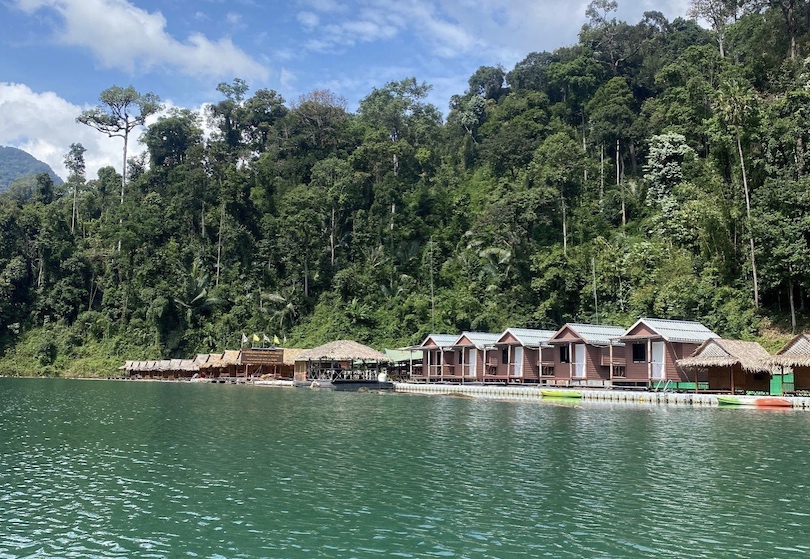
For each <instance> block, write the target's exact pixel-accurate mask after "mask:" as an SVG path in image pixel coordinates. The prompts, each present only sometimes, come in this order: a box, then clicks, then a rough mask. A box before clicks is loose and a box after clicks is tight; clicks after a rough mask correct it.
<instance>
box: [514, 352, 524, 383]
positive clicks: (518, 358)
mask: <svg viewBox="0 0 810 559" xmlns="http://www.w3.org/2000/svg"><path fill="white" fill-rule="evenodd" d="M515 376H516V377H518V378H523V346H519V345H518V346H515Z"/></svg>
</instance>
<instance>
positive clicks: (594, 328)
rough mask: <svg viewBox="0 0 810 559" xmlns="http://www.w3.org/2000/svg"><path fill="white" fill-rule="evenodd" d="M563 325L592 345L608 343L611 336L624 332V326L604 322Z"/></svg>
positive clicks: (618, 335) (615, 336) (616, 336)
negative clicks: (609, 324) (608, 324)
mask: <svg viewBox="0 0 810 559" xmlns="http://www.w3.org/2000/svg"><path fill="white" fill-rule="evenodd" d="M565 326H568V327H569V328H570V329H571V330H573V331H574V332H576V333H577V334H578V335H579V337H580V338H582V340H583V341H584V342H585V343H587V344H593V345H609V344H610V341H611V340H612V339H613V338H618V337H620V336H621V335H622V334H623V333H624V328H622V327H621V326H607V325H604V324H566V325H565ZM565 326H563V328H565ZM560 330H562V328H561V329H560ZM558 332H559V330H558Z"/></svg>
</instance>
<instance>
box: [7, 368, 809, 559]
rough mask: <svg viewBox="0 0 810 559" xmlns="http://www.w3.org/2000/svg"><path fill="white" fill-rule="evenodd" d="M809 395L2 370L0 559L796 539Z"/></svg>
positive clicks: (771, 548)
mask: <svg viewBox="0 0 810 559" xmlns="http://www.w3.org/2000/svg"><path fill="white" fill-rule="evenodd" d="M809 430H810V413H808V412H802V411H792V410H788V411H776V412H774V411H763V410H739V409H734V410H725V409H706V408H704V409H701V408H688V407H684V408H680V407H679V408H666V407H628V406H608V405H600V406H588V405H576V406H571V405H550V404H543V403H532V402H499V401H492V400H474V399H466V398H448V397H430V396H414V395H401V394H379V393H345V392H331V391H323V390H310V389H283V388H282V389H280V388H266V387H252V386H222V385H193V384H172V383H146V382H143V383H137V382H112V381H109V382H107V381H99V382H91V381H69V380H18V379H0V559H5V558H17V557H153V558H164V557H166V558H169V557H205V558H232V557H234V558H235V557H244V558H253V557H270V558H312V557H329V558H371V557H405V558H410V557H457V558H498V559H507V558H517V557H526V558H530V557H562V558H566V557H577V558H636V557H639V558H640V557H645V558H646V557H660V558H664V557H666V558H669V557H672V558H675V557H678V558H681V557H687V558H688V557H711V558H726V557H729V558H730V557H794V556H803V555H806V554H807V553H808V552H810V489H808V485H807V482H806V480H807V478H808V471H810V469H809V468H808V458H809V456H810V454H809V452H810V448H808V446H809V445H808V443H807V437H806V434H807V433H808V431H809Z"/></svg>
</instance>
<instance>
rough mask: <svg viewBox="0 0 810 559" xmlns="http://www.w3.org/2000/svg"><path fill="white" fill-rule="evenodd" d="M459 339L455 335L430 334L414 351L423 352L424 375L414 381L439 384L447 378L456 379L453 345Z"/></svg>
mask: <svg viewBox="0 0 810 559" xmlns="http://www.w3.org/2000/svg"><path fill="white" fill-rule="evenodd" d="M457 339H458V336H457V335H455V334H429V335H428V337H427V338H425V340H424V341H423V342H422V343H421V344H420V345H418V346H416V347H415V348H413V349H419V350H422V374H421V376H416V377H413V380H424V381H425V382H439V381H442V380H444V379H445V377H451V376H452V377H455V368H456V352H455V350H454V348H453V344H454V343H455V341H456V340H457Z"/></svg>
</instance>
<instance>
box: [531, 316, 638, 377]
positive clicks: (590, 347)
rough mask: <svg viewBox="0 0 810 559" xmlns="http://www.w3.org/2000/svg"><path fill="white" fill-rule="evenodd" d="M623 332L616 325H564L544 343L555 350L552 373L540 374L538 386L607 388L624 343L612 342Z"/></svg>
mask: <svg viewBox="0 0 810 559" xmlns="http://www.w3.org/2000/svg"><path fill="white" fill-rule="evenodd" d="M623 333H624V328H622V327H620V326H605V325H601V324H566V325H565V326H563V327H562V328H560V329H559V330H557V331H556V332H555V333H554V335H553V336H552V337H551V338H550V339H549V340H548V344H549V345H551V346H553V347H554V348H555V350H554V352H553V353H554V361H553V371H554V373H553V375H542V376H541V378H540V383H541V384H546V385H558V386H591V387H601V388H607V387H610V386H611V373H610V371H611V366H612V364H613V363H614V362H615V361H616V360H618V359H620V358H622V357H623V356H624V344H622V343H620V342H619V343H616V342H614V340H615V339H616V338H619V337H620V336H621V335H622V334H623ZM547 372H551V371H550V370H549V371H547Z"/></svg>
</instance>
